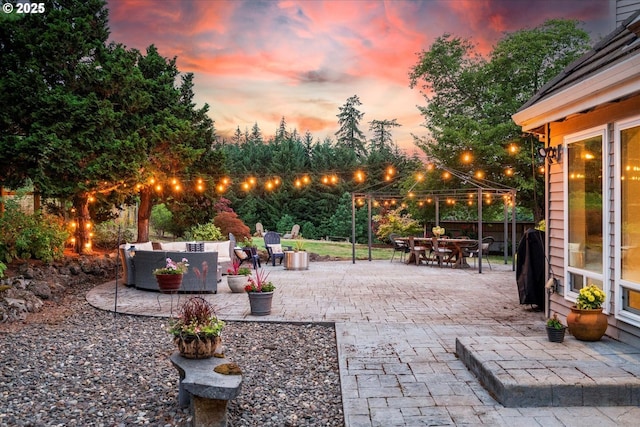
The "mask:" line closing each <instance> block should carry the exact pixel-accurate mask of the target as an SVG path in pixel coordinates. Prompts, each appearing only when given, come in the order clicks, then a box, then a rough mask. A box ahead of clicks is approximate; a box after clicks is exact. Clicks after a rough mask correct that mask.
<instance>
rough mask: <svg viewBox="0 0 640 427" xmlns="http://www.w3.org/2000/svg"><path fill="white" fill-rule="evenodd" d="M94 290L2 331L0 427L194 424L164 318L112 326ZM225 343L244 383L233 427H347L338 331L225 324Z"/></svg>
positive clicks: (127, 319)
mask: <svg viewBox="0 0 640 427" xmlns="http://www.w3.org/2000/svg"><path fill="white" fill-rule="evenodd" d="M89 288H90V286H89V285H85V286H78V287H74V289H73V290H70V291H68V292H67V294H66V295H65V296H64V298H63V299H61V300H60V301H58V302H57V303H48V304H47V305H46V306H45V311H44V312H42V313H39V314H38V316H36V317H35V318H36V320H31V321H29V320H28V321H27V322H26V323H25V324H20V325H2V328H0V358H1V363H2V369H1V370H0V397H1V399H2V402H1V404H0V426H7V427H9V426H12V427H13V426H69V427H71V426H132V425H152V426H187V425H190V424H191V419H190V414H189V411H188V409H181V408H180V407H179V406H178V403H177V397H178V373H177V371H176V370H175V368H173V367H172V366H171V363H170V362H169V355H170V354H171V353H172V352H173V351H174V346H173V344H172V343H171V338H170V336H169V335H168V334H167V333H166V332H165V331H164V330H163V328H164V327H165V326H166V323H167V319H159V318H149V317H137V316H127V315H117V316H115V317H114V314H113V313H109V312H104V311H100V310H97V309H94V308H92V307H91V306H89V305H88V304H87V303H86V301H85V300H84V295H85V294H86V292H87V290H88V289H89ZM223 343H224V346H225V354H226V356H227V358H228V359H229V360H230V361H233V362H236V363H238V364H239V365H240V367H241V369H242V371H243V374H244V383H243V385H242V392H241V394H240V396H238V397H237V398H236V399H235V400H233V401H231V402H230V403H229V411H228V412H229V422H230V425H231V426H233V427H239V426H323V427H324V426H343V425H344V417H343V414H342V401H341V395H340V374H339V370H338V358H337V354H336V344H335V332H334V329H333V328H332V327H328V326H320V325H293V324H282V323H257V322H246V323H245V322H228V323H227V326H226V328H225V330H224V334H223Z"/></svg>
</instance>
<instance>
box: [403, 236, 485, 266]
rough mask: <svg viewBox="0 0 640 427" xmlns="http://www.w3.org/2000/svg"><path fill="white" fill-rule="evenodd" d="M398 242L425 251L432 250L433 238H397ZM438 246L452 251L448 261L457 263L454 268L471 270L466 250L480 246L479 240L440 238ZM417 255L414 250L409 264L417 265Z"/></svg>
mask: <svg viewBox="0 0 640 427" xmlns="http://www.w3.org/2000/svg"><path fill="white" fill-rule="evenodd" d="M396 240H398V241H401V242H406V244H407V246H409V248H411V249H413V245H416V246H421V247H424V248H425V250H427V251H428V250H430V249H431V247H432V245H433V238H432V237H413V238H411V237H398V238H396ZM411 240H413V245H412V243H411ZM438 244H439V245H440V247H444V248H447V249H449V250H450V251H451V254H450V255H449V257H448V259H449V260H455V262H454V263H453V265H452V267H453V268H470V267H471V266H470V265H469V263H468V262H467V257H466V256H465V254H464V249H465V248H468V247H471V246H476V245H478V241H477V240H473V239H443V238H439V239H438ZM415 256H416V254H415V252H414V251H413V250H412V251H411V252H410V253H409V256H408V257H407V258H408V259H407V261H406V263H407V264H411V263H415V262H416V258H415Z"/></svg>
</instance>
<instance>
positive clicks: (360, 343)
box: [87, 261, 640, 427]
mask: <svg viewBox="0 0 640 427" xmlns="http://www.w3.org/2000/svg"><path fill="white" fill-rule="evenodd" d="M493 267H494V269H493V270H489V269H488V268H484V269H483V273H482V274H478V272H477V270H473V269H467V270H454V269H450V268H438V267H427V266H415V265H405V264H402V263H400V262H393V263H390V262H389V261H372V262H368V261H357V262H356V263H355V264H353V263H352V262H350V261H348V262H317V263H311V264H310V269H309V270H306V271H286V270H284V269H283V268H282V267H279V266H276V267H272V266H267V267H265V269H266V270H267V271H270V276H269V279H270V280H272V281H274V283H276V285H277V287H278V289H277V290H276V293H275V295H274V301H273V311H272V314H271V315H269V316H263V317H259V318H258V317H254V316H250V315H249V302H248V298H247V297H246V295H244V294H233V293H231V292H230V291H229V289H228V287H227V285H226V279H223V280H222V282H221V283H220V284H219V289H218V294H215V295H209V296H207V299H209V300H210V301H212V302H213V303H214V304H215V306H216V307H217V312H218V314H219V316H220V317H222V318H223V319H225V320H255V321H286V322H305V323H306V322H330V323H335V330H336V341H337V346H338V357H339V366H340V375H341V382H342V398H343V405H344V413H345V423H346V425H347V426H349V427H360V426H363V427H368V426H420V425H430V426H434V425H491V426H495V425H509V426H562V425H565V426H581V427H584V426H590V425H593V426H596V425H597V426H608V425H610V426H621V425H623V426H624V425H629V426H631V425H638V422H637V420H638V419H640V408H639V407H638V406H632V405H630V406H599V407H593V406H591V407H584V406H566V407H558V406H555V407H514V408H507V407H505V406H503V405H502V404H500V403H499V402H498V401H496V400H495V399H494V398H493V397H492V396H491V394H490V393H489V392H488V391H487V390H486V389H485V388H484V387H483V386H482V385H481V382H480V380H479V379H478V378H477V377H476V376H475V375H474V374H473V373H472V372H471V371H469V369H467V367H466V366H465V364H464V363H463V361H462V360H460V359H458V357H457V355H456V339H457V338H460V339H461V340H462V341H464V340H467V339H472V342H473V344H474V345H475V346H476V347H475V349H474V350H473V351H475V352H477V351H478V350H482V348H480V349H479V347H482V346H483V345H484V344H485V343H486V348H487V349H488V350H490V351H493V352H494V354H495V357H496V359H504V358H505V357H506V356H508V355H509V354H511V353H513V348H520V347H521V346H522V345H528V346H532V345H534V346H535V345H536V343H539V345H540V349H541V351H543V349H544V348H547V346H549V345H553V346H563V347H562V348H563V349H564V351H565V353H566V354H572V355H574V356H575V357H576V358H577V359H580V358H581V357H586V358H589V359H593V355H592V354H590V353H592V352H593V346H590V344H589V343H582V342H579V341H576V340H575V339H573V337H567V338H566V339H565V343H563V344H556V343H547V342H546V334H545V331H544V316H543V314H542V313H540V312H535V311H532V310H531V309H530V308H529V307H528V306H521V305H520V304H519V301H518V292H517V287H516V283H515V273H514V272H513V271H512V267H511V265H497V266H496V265H493ZM178 298H180V297H178V296H169V295H159V294H156V293H150V292H145V291H138V290H135V289H131V288H127V287H124V286H122V285H120V286H118V305H117V309H118V311H119V312H122V313H130V314H139V315H151V316H168V315H169V314H170V312H171V311H172V310H175V307H176V306H177V303H178ZM181 298H184V296H182V297H181ZM87 300H88V301H89V302H90V303H91V304H92V305H94V306H96V307H99V308H103V309H106V310H113V309H114V306H115V286H114V282H110V283H105V284H103V285H101V286H98V287H96V288H95V289H94V290H92V291H91V292H90V293H89V294H88V295H87ZM500 340H508V341H507V344H508V345H506V346H502V347H500V348H499V349H497V348H496V342H498V341H500ZM607 340H608V339H607V338H605V340H603V341H602V342H601V343H598V344H600V345H604V346H606V345H607ZM609 341H610V342H611V343H615V342H613V341H611V340H609ZM465 342H469V341H465ZM503 344H504V342H503ZM509 346H513V348H508V347H509ZM556 348H559V347H556ZM551 350H553V347H552V348H551ZM616 351H618V352H623V353H624V356H625V357H627V359H626V360H624V363H625V364H626V365H635V366H640V363H638V362H640V356H639V355H638V352H637V349H632V348H628V347H621V348H618V350H616ZM505 352H511V353H506V356H505ZM519 357H520V363H521V364H525V365H528V364H532V363H534V362H535V354H534V355H533V356H532V357H531V358H529V359H528V356H527V355H526V353H524V352H521V354H520V356H519ZM523 358H524V360H523ZM520 367H522V366H520ZM502 368H504V366H502ZM512 368H513V369H514V370H513V371H511V369H510V367H509V366H507V367H506V368H505V371H506V372H512V373H514V374H516V371H515V369H516V368H518V366H517V365H515V364H514V365H513V367H512ZM636 369H637V368H636ZM518 372H519V371H518ZM559 372H560V376H561V377H562V376H563V375H564V376H565V377H566V379H567V380H568V383H567V384H572V383H571V381H572V380H573V376H574V375H575V372H573V371H569V370H568V371H566V372H564V373H563V371H559ZM523 374H527V373H526V372H523ZM527 375H528V374H527ZM516 379H517V378H516ZM481 380H482V378H481ZM626 380H631V381H636V380H637V376H634V375H630V376H627V377H626ZM521 381H523V383H525V384H526V381H528V379H527V378H525V379H522V380H521Z"/></svg>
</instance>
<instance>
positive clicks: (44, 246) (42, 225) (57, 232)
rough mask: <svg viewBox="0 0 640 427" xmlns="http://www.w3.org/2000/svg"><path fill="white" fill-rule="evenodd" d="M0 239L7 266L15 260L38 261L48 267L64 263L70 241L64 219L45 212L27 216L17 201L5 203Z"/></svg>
mask: <svg viewBox="0 0 640 427" xmlns="http://www.w3.org/2000/svg"><path fill="white" fill-rule="evenodd" d="M0 235H1V236H3V240H2V242H1V243H0V259H3V260H5V261H7V262H11V260H12V259H14V258H22V259H27V258H35V259H39V260H42V261H44V262H47V263H48V262H51V261H53V260H55V259H60V258H62V257H63V255H64V242H65V240H66V239H67V237H69V233H67V231H65V229H64V225H63V223H62V219H61V218H59V217H56V216H54V215H50V214H45V213H42V212H36V213H34V214H26V213H24V212H23V211H22V210H20V207H19V205H18V204H17V203H16V202H15V201H7V202H6V203H5V212H4V214H3V215H2V217H0Z"/></svg>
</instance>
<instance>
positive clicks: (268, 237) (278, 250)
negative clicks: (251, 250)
mask: <svg viewBox="0 0 640 427" xmlns="http://www.w3.org/2000/svg"><path fill="white" fill-rule="evenodd" d="M264 247H265V248H266V249H267V263H269V260H271V263H272V265H273V266H274V267H275V265H276V259H280V264H282V260H283V259H284V251H283V250H282V245H281V244H280V235H279V234H278V233H276V232H275V231H267V232H266V233H265V234H264Z"/></svg>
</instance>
